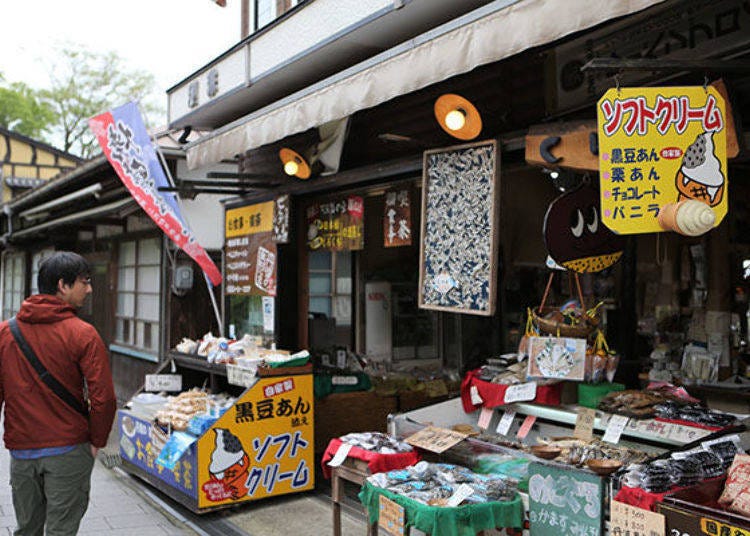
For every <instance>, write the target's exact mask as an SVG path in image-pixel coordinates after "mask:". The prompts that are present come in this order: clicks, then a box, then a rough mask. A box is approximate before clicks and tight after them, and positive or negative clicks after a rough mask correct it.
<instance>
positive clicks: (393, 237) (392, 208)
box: [383, 188, 412, 248]
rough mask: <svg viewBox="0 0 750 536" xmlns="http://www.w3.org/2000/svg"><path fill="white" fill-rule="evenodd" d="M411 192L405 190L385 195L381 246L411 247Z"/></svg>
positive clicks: (401, 189)
mask: <svg viewBox="0 0 750 536" xmlns="http://www.w3.org/2000/svg"><path fill="white" fill-rule="evenodd" d="M411 234H412V233H411V191H410V190H409V189H407V188H400V189H397V190H389V191H387V192H386V193H385V206H384V207H383V245H384V246H385V247H387V248H390V247H396V246H409V245H411Z"/></svg>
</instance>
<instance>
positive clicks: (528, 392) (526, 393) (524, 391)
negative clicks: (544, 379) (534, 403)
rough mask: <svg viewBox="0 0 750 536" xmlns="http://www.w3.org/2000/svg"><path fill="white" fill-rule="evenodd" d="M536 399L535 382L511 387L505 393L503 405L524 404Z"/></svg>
mask: <svg viewBox="0 0 750 536" xmlns="http://www.w3.org/2000/svg"><path fill="white" fill-rule="evenodd" d="M535 398H536V382H528V383H521V384H518V385H511V386H510V387H508V389H507V390H506V391H505V403H506V404H510V403H511V402H524V401H526V400H534V399H535Z"/></svg>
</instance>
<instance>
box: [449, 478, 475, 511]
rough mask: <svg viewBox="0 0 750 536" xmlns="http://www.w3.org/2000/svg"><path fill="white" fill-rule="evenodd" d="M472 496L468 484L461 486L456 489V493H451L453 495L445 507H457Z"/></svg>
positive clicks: (472, 491) (472, 492)
mask: <svg viewBox="0 0 750 536" xmlns="http://www.w3.org/2000/svg"><path fill="white" fill-rule="evenodd" d="M472 495H474V488H472V487H471V486H469V485H468V484H461V485H460V486H458V487H457V488H456V491H454V492H453V495H451V496H450V498H449V499H448V501H447V502H446V506H451V507H454V506H458V505H459V504H461V503H462V502H464V501H465V500H466V499H467V498H468V497H471V496H472Z"/></svg>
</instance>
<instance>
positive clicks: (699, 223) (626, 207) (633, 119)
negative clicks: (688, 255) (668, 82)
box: [597, 86, 729, 236]
mask: <svg viewBox="0 0 750 536" xmlns="http://www.w3.org/2000/svg"><path fill="white" fill-rule="evenodd" d="M726 118H727V115H726V104H725V101H724V98H723V97H722V96H721V94H720V93H719V92H718V91H717V90H716V89H715V88H713V87H710V86H708V87H705V88H704V87H700V86H696V87H633V88H619V89H618V88H612V89H610V90H609V91H607V92H606V93H605V94H604V96H603V97H602V98H601V99H600V100H599V105H598V107H597V120H598V131H599V169H600V173H599V184H600V202H601V216H602V222H603V223H604V224H605V225H606V226H607V227H609V228H610V229H612V230H613V231H614V232H615V233H618V234H623V235H627V234H638V233H655V232H656V233H658V232H662V231H665V230H671V231H676V232H678V233H681V234H686V235H690V236H697V235H699V234H703V233H704V232H707V231H709V230H710V229H712V228H713V227H716V226H718V225H719V224H720V223H721V221H722V220H723V219H724V216H726V214H727V210H728V209H727V207H728V201H727V199H728V197H729V195H728V189H729V175H728V174H727V119H726ZM696 201H697V202H698V203H695V202H696ZM688 206H691V207H692V208H688ZM683 209H686V210H683Z"/></svg>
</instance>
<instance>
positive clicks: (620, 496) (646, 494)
mask: <svg viewBox="0 0 750 536" xmlns="http://www.w3.org/2000/svg"><path fill="white" fill-rule="evenodd" d="M723 478H724V477H723V476H719V477H714V478H709V479H706V480H704V481H703V483H704V484H705V483H706V482H711V481H715V480H721V479H723ZM683 489H688V488H686V487H684V486H683V487H680V486H674V487H673V488H672V489H669V490H667V491H665V492H663V493H652V492H650V491H646V490H645V489H641V488H631V487H628V486H623V487H622V488H620V491H618V492H617V495H615V500H616V501H619V502H622V503H625V504H629V505H630V506H637V507H638V508H643V509H644V510H652V511H653V510H655V508H654V506H655V505H656V503H658V502H661V501H662V500H663V499H664V497H665V496H667V495H672V494H673V493H677V492H678V491H681V490H683Z"/></svg>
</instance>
